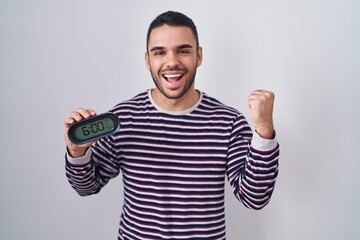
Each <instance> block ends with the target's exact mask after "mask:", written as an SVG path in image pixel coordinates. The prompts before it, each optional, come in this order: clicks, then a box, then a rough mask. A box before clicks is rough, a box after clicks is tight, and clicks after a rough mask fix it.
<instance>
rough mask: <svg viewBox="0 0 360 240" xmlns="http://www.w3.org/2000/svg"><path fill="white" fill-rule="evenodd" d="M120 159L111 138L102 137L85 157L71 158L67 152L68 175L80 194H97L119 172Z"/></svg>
mask: <svg viewBox="0 0 360 240" xmlns="http://www.w3.org/2000/svg"><path fill="white" fill-rule="evenodd" d="M118 159H119V158H118V157H117V154H116V151H115V150H114V147H113V144H112V141H111V139H110V138H105V139H101V140H99V141H98V142H96V143H95V144H93V145H92V146H91V147H90V148H89V149H88V151H87V153H86V155H85V156H84V157H81V158H71V157H70V156H69V154H68V153H66V155H65V170H66V176H67V178H68V181H69V183H70V185H71V186H72V187H73V188H74V189H75V191H76V192H77V193H78V194H79V195H81V196H86V195H91V194H95V193H98V192H99V191H100V190H101V188H102V187H103V186H105V185H106V184H107V183H108V181H109V180H110V179H111V178H114V177H116V176H117V175H118V174H119V171H120V162H119V160H118Z"/></svg>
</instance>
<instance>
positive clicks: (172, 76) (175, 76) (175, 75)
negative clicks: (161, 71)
mask: <svg viewBox="0 0 360 240" xmlns="http://www.w3.org/2000/svg"><path fill="white" fill-rule="evenodd" d="M164 76H165V77H166V78H178V77H181V74H165V75H164Z"/></svg>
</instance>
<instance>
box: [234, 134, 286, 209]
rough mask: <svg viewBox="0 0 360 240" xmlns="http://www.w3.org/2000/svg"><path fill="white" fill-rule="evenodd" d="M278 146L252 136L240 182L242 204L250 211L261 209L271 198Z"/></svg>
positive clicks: (273, 141) (277, 163)
mask: <svg viewBox="0 0 360 240" xmlns="http://www.w3.org/2000/svg"><path fill="white" fill-rule="evenodd" d="M278 165H279V144H278V143H277V141H276V139H273V140H266V139H262V138H260V137H259V136H258V135H256V134H254V137H253V139H252V142H251V145H250V148H249V154H248V157H247V159H246V161H245V166H244V171H243V172H242V176H241V181H240V196H241V200H242V201H243V203H244V204H245V205H246V206H247V207H249V208H252V209H261V208H263V207H264V206H265V205H266V204H267V203H268V202H269V201H270V198H271V195H272V193H273V190H274V187H275V181H276V177H277V175H278Z"/></svg>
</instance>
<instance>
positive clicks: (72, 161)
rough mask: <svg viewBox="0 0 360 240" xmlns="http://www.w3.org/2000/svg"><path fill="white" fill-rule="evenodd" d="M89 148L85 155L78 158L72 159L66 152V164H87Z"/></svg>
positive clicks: (89, 153)
mask: <svg viewBox="0 0 360 240" xmlns="http://www.w3.org/2000/svg"><path fill="white" fill-rule="evenodd" d="M91 153H92V151H91V148H89V149H88V150H87V151H86V153H85V155H84V156H82V157H78V158H73V157H71V156H70V154H69V152H68V151H67V150H66V159H67V160H68V162H69V163H70V164H71V165H84V164H87V163H89V162H90V160H91Z"/></svg>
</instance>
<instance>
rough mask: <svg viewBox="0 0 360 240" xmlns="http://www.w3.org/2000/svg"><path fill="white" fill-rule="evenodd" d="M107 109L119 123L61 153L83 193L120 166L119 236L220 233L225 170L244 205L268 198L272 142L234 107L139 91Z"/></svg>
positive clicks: (205, 98)
mask: <svg viewBox="0 0 360 240" xmlns="http://www.w3.org/2000/svg"><path fill="white" fill-rule="evenodd" d="M111 111H112V112H114V113H115V114H117V115H118V117H119V118H120V121H121V127H120V129H119V131H118V132H117V133H115V134H114V135H112V136H110V137H106V138H103V139H100V140H99V141H97V142H96V143H95V144H93V145H92V147H91V148H90V149H89V150H88V152H87V155H86V156H85V157H82V158H78V159H72V158H71V157H70V156H69V155H67V156H66V174H67V177H68V180H69V182H70V184H71V185H72V187H73V188H74V189H75V190H76V191H77V192H78V193H79V194H80V195H81V196H85V195H90V194H95V193H98V192H99V191H100V189H101V188H102V187H103V186H104V185H105V184H106V183H107V182H108V181H109V180H110V179H111V178H114V177H115V176H117V175H118V174H119V173H120V172H121V173H122V179H123V186H124V202H123V208H122V214H121V220H120V226H119V235H118V236H119V239H207V240H209V239H225V208H224V196H225V190H224V188H225V187H224V184H225V178H226V177H227V179H228V181H229V183H230V185H231V187H232V189H233V192H234V194H235V196H236V198H238V199H239V201H241V202H242V203H243V204H244V205H245V206H246V207H248V208H252V209H261V208H263V207H264V206H265V205H266V204H267V203H268V202H269V200H270V197H271V194H272V192H273V189H274V184H275V179H276V176H277V173H278V156H279V145H278V143H277V141H276V140H275V139H274V140H266V139H262V138H260V137H259V136H258V135H257V134H254V137H253V134H252V130H251V128H250V127H249V125H248V123H247V121H246V119H245V118H244V116H243V115H242V114H241V113H239V112H238V111H237V110H235V109H233V108H231V107H228V106H226V105H224V104H222V103H220V102H219V101H217V100H216V99H214V98H212V97H210V96H209V95H207V94H205V93H201V96H200V99H199V101H198V103H197V104H196V105H195V106H193V107H192V108H191V109H188V110H186V111H182V112H169V111H165V110H162V109H160V107H158V106H157V105H156V104H155V102H154V101H153V99H152V98H151V94H150V91H146V92H143V93H140V94H139V95H137V96H135V97H134V98H132V99H130V100H128V101H125V102H123V103H120V104H118V105H116V106H115V107H114V108H113V109H112V110H111Z"/></svg>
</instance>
